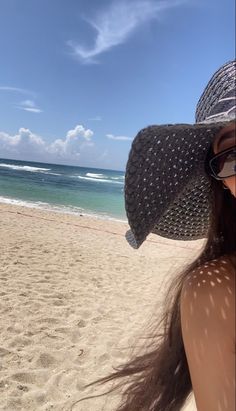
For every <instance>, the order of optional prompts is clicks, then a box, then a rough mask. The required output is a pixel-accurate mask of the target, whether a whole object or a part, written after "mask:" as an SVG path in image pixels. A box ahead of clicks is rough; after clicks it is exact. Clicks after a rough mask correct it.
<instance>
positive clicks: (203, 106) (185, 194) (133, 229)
mask: <svg viewBox="0 0 236 411" xmlns="http://www.w3.org/2000/svg"><path fill="white" fill-rule="evenodd" d="M235 72H236V61H235V60H234V61H230V62H228V63H226V64H224V65H223V66H222V67H221V68H220V69H219V70H217V71H216V73H215V74H214V75H213V76H212V78H211V80H210V81H209V83H208V84H207V86H206V88H205V90H204V92H203V93H202V95H201V97H200V99H199V101H198V104H197V108H196V114H195V120H196V122H195V124H166V125H152V126H148V127H146V128H144V129H142V130H141V131H140V132H139V133H138V134H137V136H136V137H135V139H134V141H133V143H132V147H131V150H130V153H129V158H128V162H127V165H126V173H125V208H126V214H127V218H128V223H129V226H130V230H129V231H128V232H127V233H126V239H127V241H128V242H129V244H130V245H131V246H132V247H133V248H139V247H140V245H141V244H142V243H143V242H144V240H145V239H146V237H147V236H148V235H149V234H150V233H155V234H157V235H159V236H162V237H165V238H169V239H173V240H185V241H186V240H197V239H203V238H205V237H207V233H208V230H209V223H210V213H211V208H212V207H211V202H212V190H211V181H210V176H209V170H208V168H207V164H208V161H207V159H208V156H209V153H210V152H211V150H212V143H213V142H214V139H215V137H216V135H217V134H218V133H219V132H220V131H221V130H222V129H223V128H225V127H226V126H227V125H228V124H229V122H231V121H235V114H236V87H235V86H236V85H235V77H236V76H235Z"/></svg>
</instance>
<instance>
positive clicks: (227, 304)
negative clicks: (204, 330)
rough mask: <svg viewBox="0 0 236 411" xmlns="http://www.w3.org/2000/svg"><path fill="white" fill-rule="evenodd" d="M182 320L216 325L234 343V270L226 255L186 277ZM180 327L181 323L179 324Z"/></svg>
mask: <svg viewBox="0 0 236 411" xmlns="http://www.w3.org/2000/svg"><path fill="white" fill-rule="evenodd" d="M180 306H181V318H182V320H183V319H184V318H185V319H187V318H188V319H189V320H190V318H192V319H194V324H195V326H196V324H197V322H198V321H199V323H200V324H202V325H203V324H208V327H209V323H212V324H214V326H216V325H217V324H218V326H219V327H221V330H222V331H223V330H224V331H225V332H226V333H227V334H229V335H231V338H232V341H233V342H234V341H235V327H234V323H235V267H234V265H233V264H232V261H231V260H230V259H229V258H228V257H227V256H222V257H220V258H218V259H216V260H212V261H210V262H208V263H206V264H204V265H202V266H200V267H198V268H197V269H196V270H194V271H192V272H191V273H190V274H189V275H188V277H187V278H186V280H185V282H184V285H183V288H182V292H181V301H180ZM182 325H183V324H182Z"/></svg>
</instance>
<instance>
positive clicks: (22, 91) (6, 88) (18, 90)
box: [0, 86, 36, 97]
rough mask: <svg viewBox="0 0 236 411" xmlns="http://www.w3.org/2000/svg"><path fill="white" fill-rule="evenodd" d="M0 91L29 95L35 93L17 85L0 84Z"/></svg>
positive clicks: (33, 95)
mask: <svg viewBox="0 0 236 411" xmlns="http://www.w3.org/2000/svg"><path fill="white" fill-rule="evenodd" d="M0 91H12V92H16V93H20V94H28V95H29V96H32V97H35V96H36V94H35V93H34V92H33V91H30V90H26V89H24V88H19V87H9V86H0Z"/></svg>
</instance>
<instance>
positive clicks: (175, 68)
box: [0, 0, 235, 170]
mask: <svg viewBox="0 0 236 411" xmlns="http://www.w3.org/2000/svg"><path fill="white" fill-rule="evenodd" d="M234 7H235V6H234V0H224V1H222V0H207V1H206V0H162V1H159V0H114V1H111V0H90V1H87V0H50V1H49V0H21V1H19V0H0V56H1V64H0V73H1V76H0V157H3V158H13V159H22V160H32V161H42V162H53V163H59V164H73V165H79V166H90V167H99V168H111V169H117V170H124V168H125V164H126V161H127V158H128V153H129V150H130V146H131V143H132V140H133V138H134V137H135V135H136V134H137V132H138V131H139V130H140V129H141V128H143V127H146V126H147V125H150V124H162V123H163V124H164V123H178V122H179V123H181V122H183V123H193V122H194V112H195V107H196V103H197V101H198V98H199V97H200V95H201V93H202V91H203V88H204V87H205V85H206V83H207V82H208V80H209V79H210V77H211V75H212V74H213V73H214V71H215V70H217V69H218V68H219V67H220V66H221V65H222V64H224V63H225V62H227V61H229V60H231V59H233V58H234V55H235V42H234V34H235V23H234V16H235V12H234Z"/></svg>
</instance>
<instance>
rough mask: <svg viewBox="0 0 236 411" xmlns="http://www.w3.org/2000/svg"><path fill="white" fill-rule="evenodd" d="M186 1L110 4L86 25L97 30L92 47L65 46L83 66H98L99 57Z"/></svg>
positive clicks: (142, 1)
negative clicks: (94, 64) (166, 11)
mask: <svg viewBox="0 0 236 411" xmlns="http://www.w3.org/2000/svg"><path fill="white" fill-rule="evenodd" d="M186 1H187V0H162V1H161V0H160V1H159V0H133V1H127V0H126V1H125V0H120V1H119V2H118V1H115V0H114V1H113V2H112V3H111V4H110V6H109V7H108V8H107V9H106V10H102V11H99V12H98V13H97V14H96V16H95V17H94V18H87V19H86V21H87V22H88V23H89V24H90V25H91V27H93V29H95V30H96V32H97V35H96V38H95V42H94V46H93V47H92V48H89V47H86V46H82V45H81V44H78V43H76V42H75V41H73V40H70V41H68V42H67V45H68V46H69V47H70V48H71V51H72V55H73V56H75V57H77V58H79V59H80V60H81V61H82V62H84V63H90V64H91V63H97V60H96V59H95V57H96V56H98V55H99V54H101V53H104V52H105V51H108V50H109V49H111V48H112V47H115V46H118V45H119V44H122V43H124V42H125V41H126V40H127V39H128V37H130V36H131V35H132V34H133V33H134V31H135V30H137V28H139V27H140V26H141V25H142V24H144V23H145V22H148V21H151V20H154V19H156V18H159V17H160V14H161V13H162V12H163V11H165V10H167V9H170V8H173V7H177V6H179V5H182V4H183V3H186Z"/></svg>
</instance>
